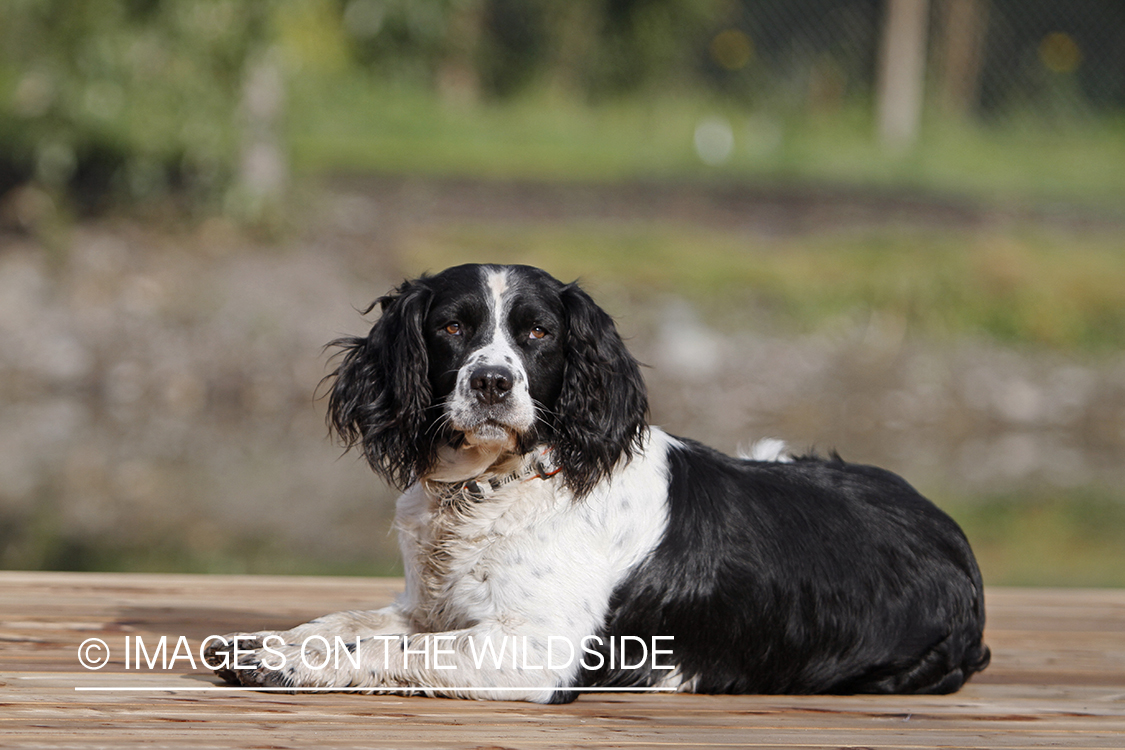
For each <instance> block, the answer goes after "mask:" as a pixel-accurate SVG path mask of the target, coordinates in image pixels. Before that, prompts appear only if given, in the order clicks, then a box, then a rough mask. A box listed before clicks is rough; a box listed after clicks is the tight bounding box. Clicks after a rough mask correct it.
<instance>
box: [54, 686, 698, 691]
mask: <svg viewBox="0 0 1125 750" xmlns="http://www.w3.org/2000/svg"><path fill="white" fill-rule="evenodd" d="M74 689H75V690H76V691H78V692H91V691H107V692H153V693H168V692H173V691H175V692H180V691H192V692H196V693H203V692H226V693H231V692H235V693H237V692H254V693H262V692H284V693H356V692H363V691H367V690H372V691H374V692H376V693H416V692H422V691H425V690H435V691H441V692H450V691H457V692H464V693H472V692H488V691H503V690H523V691H531V690H558V691H563V692H572V693H674V692H676V688H674V687H589V688H579V687H572V688H568V687H397V688H394V687H296V688H289V687H247V686H242V685H215V686H212V687H195V686H185V687H163V686H160V687H111V686H108V685H105V686H94V687H77V686H76V687H75V688H74Z"/></svg>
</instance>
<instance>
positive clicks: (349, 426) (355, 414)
mask: <svg viewBox="0 0 1125 750" xmlns="http://www.w3.org/2000/svg"><path fill="white" fill-rule="evenodd" d="M375 305H379V306H381V307H382V310H383V315H382V317H381V318H380V319H379V321H378V322H377V323H376V324H375V326H374V327H373V328H372V329H371V332H370V333H369V334H368V335H367V337H366V338H347V339H341V340H339V341H336V342H334V343H335V344H336V345H337V346H340V347H341V348H343V350H344V359H343V362H342V363H341V365H340V367H339V368H338V369H337V370H336V372H335V373H333V375H332V376H330V378H333V379H334V383H333V385H332V390H331V393H330V400H329V414H328V417H329V423H330V424H331V426H332V427H333V428H334V429H335V430H336V431H337V433H338V434H339V435H340V436H341V437H342V438H343V439H344V440H345V442H346V443H347V444H348V446H349V447H351V446H353V445H359V446H361V447H362V448H363V451H364V454H365V456H366V457H367V459H368V461H369V463H370V464H371V466H372V467H373V468H374V469H375V470H376V471H378V472H379V473H381V474H383V475H384V476H385V477H387V478H388V479H389V480H391V481H393V482H396V483H397V484H399V485H400V486H406V485H408V484H410V483H412V482H413V481H415V480H417V479H419V478H421V477H424V476H427V475H428V474H429V473H431V472H433V471H434V470H435V469H436V468H437V466H436V464H437V463H438V460H439V456H442V457H447V456H448V455H449V453H450V452H451V451H452V452H456V451H472V450H476V451H480V450H485V451H488V452H490V455H492V454H495V455H498V456H504V457H507V456H511V455H513V454H521V453H526V452H528V451H530V450H532V449H533V448H535V447H536V446H539V445H543V446H546V447H549V448H550V449H551V451H552V460H553V461H554V463H555V464H556V466H558V467H559V468H560V469H561V470H562V473H563V476H564V478H565V479H566V481H567V483H568V484H569V485H570V486H571V488H572V489H573V490H574V491H575V492H576V493H577V494H583V493H585V492H587V491H589V489H590V488H591V487H592V486H593V484H595V483H596V482H597V481H598V480H599V479H601V478H602V477H604V476H605V475H606V474H608V473H609V471H610V470H611V469H612V468H613V466H614V465H615V464H616V463H617V462H618V461H619V460H621V459H622V458H627V457H628V456H629V455H631V454H632V451H633V450H634V449H635V448H636V447H637V445H638V441H639V439H640V436H641V433H642V431H643V429H644V423H645V421H644V420H645V412H646V409H647V400H646V397H645V390H644V383H643V381H642V380H641V377H640V371H639V369H638V367H637V363H636V361H635V360H634V359H633V357H632V356H631V355H630V354H629V352H628V351H627V350H626V349H625V346H624V344H623V343H622V342H621V338H620V336H619V335H618V334H617V330H616V328H615V327H614V325H613V321H612V319H611V318H610V317H609V316H608V315H607V314H606V313H605V312H604V311H602V310H601V308H599V307H598V306H597V305H595V304H594V302H593V301H592V300H591V299H590V298H589V296H588V295H586V293H585V292H583V291H582V290H581V289H579V288H578V287H577V286H576V285H574V284H562V283H561V282H559V281H558V280H556V279H555V278H553V277H551V276H550V275H549V274H547V273H546V272H544V271H541V270H539V269H536V268H530V267H527V266H480V265H466V266H457V267H455V268H451V269H449V270H446V271H443V272H442V273H440V274H437V275H435V276H426V277H422V278H420V279H417V280H414V281H409V282H406V283H404V284H402V285H401V286H400V287H399V288H398V289H396V290H395V291H394V292H393V293H392V294H390V295H387V296H386V297H383V298H381V299H379V300H378V301H377V302H376V303H374V304H373V305H372V307H375Z"/></svg>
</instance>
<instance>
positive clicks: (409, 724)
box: [0, 572, 1125, 750]
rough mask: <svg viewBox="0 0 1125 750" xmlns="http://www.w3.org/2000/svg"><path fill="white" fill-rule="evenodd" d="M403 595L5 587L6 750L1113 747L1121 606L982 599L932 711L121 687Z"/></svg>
mask: <svg viewBox="0 0 1125 750" xmlns="http://www.w3.org/2000/svg"><path fill="white" fill-rule="evenodd" d="M398 585H399V582H398V581H394V580H370V579H340V578H334V579H320V578H270V577H227V576H172V575H109V574H76V573H14V572H0V747H5V748H17V747H18V748H30V747H35V748H55V747H68V748H69V747H81V748H89V747H135V746H149V747H175V746H184V747H191V748H199V749H202V748H208V747H223V748H229V747H271V748H289V747H318V748H330V747H338V746H339V747H403V748H440V747H452V748H506V747H518V748H523V747H534V748H546V747H563V748H564V747H576V746H579V747H628V748H635V747H873V748H874V747H899V748H932V747H953V748H969V747H973V748H977V747H984V748H1041V747H1067V748H1104V750H1122V749H1123V748H1125V591H1089V590H1083V591H1062V590H1037V589H1026V590H1019V589H992V590H990V591H989V592H988V608H989V612H988V614H989V625H988V632H987V640H988V643H989V644H990V645H991V647H992V652H993V659H992V666H991V667H989V669H988V670H986V671H985V672H984V673H982V674H980V675H978V676H977V677H975V678H974V679H973V681H972V682H970V683H969V685H967V686H966V687H965V688H964V689H963V690H962V691H961V692H959V693H957V694H955V695H950V696H938V697H900V696H894V697H785V696H783V697H777V696H694V695H664V694H660V695H656V694H642V695H637V694H627V695H626V694H587V695H583V696H582V697H581V698H579V700H578V701H577V702H575V703H573V704H570V705H564V706H538V705H531V704H526V703H488V702H477V701H454V700H440V699H431V698H404V697H399V696H358V695H348V694H312V695H310V694H304V695H284V694H278V693H259V692H210V691H202V690H199V688H209V687H211V686H213V685H215V684H217V683H216V681H215V680H214V679H213V678H212V677H211V676H210V675H209V674H208V673H206V672H205V671H204V670H202V669H201V670H198V671H192V669H191V666H190V664H188V663H187V662H186V660H185V659H183V658H181V659H180V660H179V661H178V663H177V665H176V668H175V669H171V670H168V671H164V670H161V669H159V668H157V669H149V668H148V667H147V665H142V667H143V668H142V669H140V670H137V669H135V668H132V669H129V670H126V669H125V665H124V655H123V652H124V646H125V638H126V637H127V636H128V637H130V638H132V639H134V640H132V641H131V642H132V643H135V642H136V641H135V638H136V637H137V636H140V637H141V638H142V639H143V640H144V642H145V643H146V645H147V646H149V647H151V646H152V645H153V644H155V643H156V642H157V640H158V639H159V637H160V636H161V635H167V636H169V637H170V638H169V655H171V651H172V647H173V646H174V645H175V641H176V640H177V639H178V637H179V636H181V635H183V636H186V637H187V638H188V639H192V641H191V642H192V645H193V646H194V645H195V644H196V643H197V642H198V640H199V639H202V638H203V637H205V636H207V635H211V634H222V633H226V632H230V631H234V630H242V629H251V628H253V629H259V628H269V627H287V626H290V625H292V624H296V623H297V622H299V621H303V620H306V619H309V618H311V617H314V616H316V615H320V614H324V613H326V612H330V611H334V610H340V609H349V608H357V607H363V608H368V607H372V606H378V605H381V604H384V603H386V602H388V601H389V600H390V599H391V597H392V595H393V593H394V592H395V591H396V590H397V588H398ZM89 638H100V639H102V640H103V641H104V642H105V644H106V646H107V647H108V648H109V649H110V651H111V652H112V656H111V659H110V661H109V663H108V664H107V665H106V666H105V667H104V668H102V669H100V670H97V671H93V670H87V669H84V668H82V666H81V665H80V663H79V660H78V655H79V653H78V652H79V645H80V644H82V643H83V642H84V641H86V639H89ZM89 655H90V656H96V655H97V654H96V652H94V651H90V652H89ZM76 688H77V689H76ZM84 688H130V690H116V691H114V690H102V689H99V690H86V689H84ZM136 688H144V690H137V689H136Z"/></svg>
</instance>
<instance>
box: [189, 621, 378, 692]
mask: <svg viewBox="0 0 1125 750" xmlns="http://www.w3.org/2000/svg"><path fill="white" fill-rule="evenodd" d="M226 640H227V641H228V643H229V644H230V645H229V647H228V648H226V649H225V653H223V652H222V651H221V650H220V649H221V645H220V649H216V650H214V651H211V649H210V648H209V649H208V651H209V652H210V653H212V654H213V656H214V659H211V658H209V659H208V663H209V665H212V666H213V668H214V667H215V665H219V664H220V663H222V666H221V668H215V674H216V675H218V676H219V677H220V678H222V679H223V680H225V681H226V682H229V683H231V684H233V685H244V686H247V687H263V688H283V689H286V690H292V691H294V692H297V691H300V690H302V689H308V688H339V687H351V686H353V685H355V684H356V682H355V675H354V674H352V671H353V670H349V669H347V668H344V667H343V666H342V665H340V664H338V663H335V662H338V660H339V659H338V658H337V659H335V660H334V659H333V657H332V655H331V654H330V653H328V652H327V651H326V650H325V649H324V648H323V647H322V644H320V643H316V642H313V643H309V642H307V641H306V642H302V643H287V642H286V641H287V640H290V639H288V638H286V634H285V633H251V634H239V635H237V636H227V637H226ZM224 662H225V663H224Z"/></svg>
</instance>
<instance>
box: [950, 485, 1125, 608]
mask: <svg viewBox="0 0 1125 750" xmlns="http://www.w3.org/2000/svg"><path fill="white" fill-rule="evenodd" d="M944 507H945V510H946V511H947V512H948V513H949V514H950V515H951V516H953V518H954V519H955V520H956V521H957V522H958V523H959V524H961V527H962V528H963V529H964V530H965V534H966V536H968V538H969V542H970V543H971V544H972V546H973V551H974V552H975V553H976V556H977V561H978V562H979V564H980V568H981V573H982V574H983V576H984V581H985V583H986V584H989V585H993V586H998V585H1004V586H1114V587H1120V586H1125V498H1122V497H1113V496H1110V495H1108V494H1105V493H1102V492H1097V491H1092V490H1071V491H1065V492H1058V493H1054V494H1046V493H1040V494H1038V495H1036V496H1032V497H1022V496H1014V495H1001V496H995V497H985V498H971V499H962V500H958V501H955V502H951V503H947V504H944Z"/></svg>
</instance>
